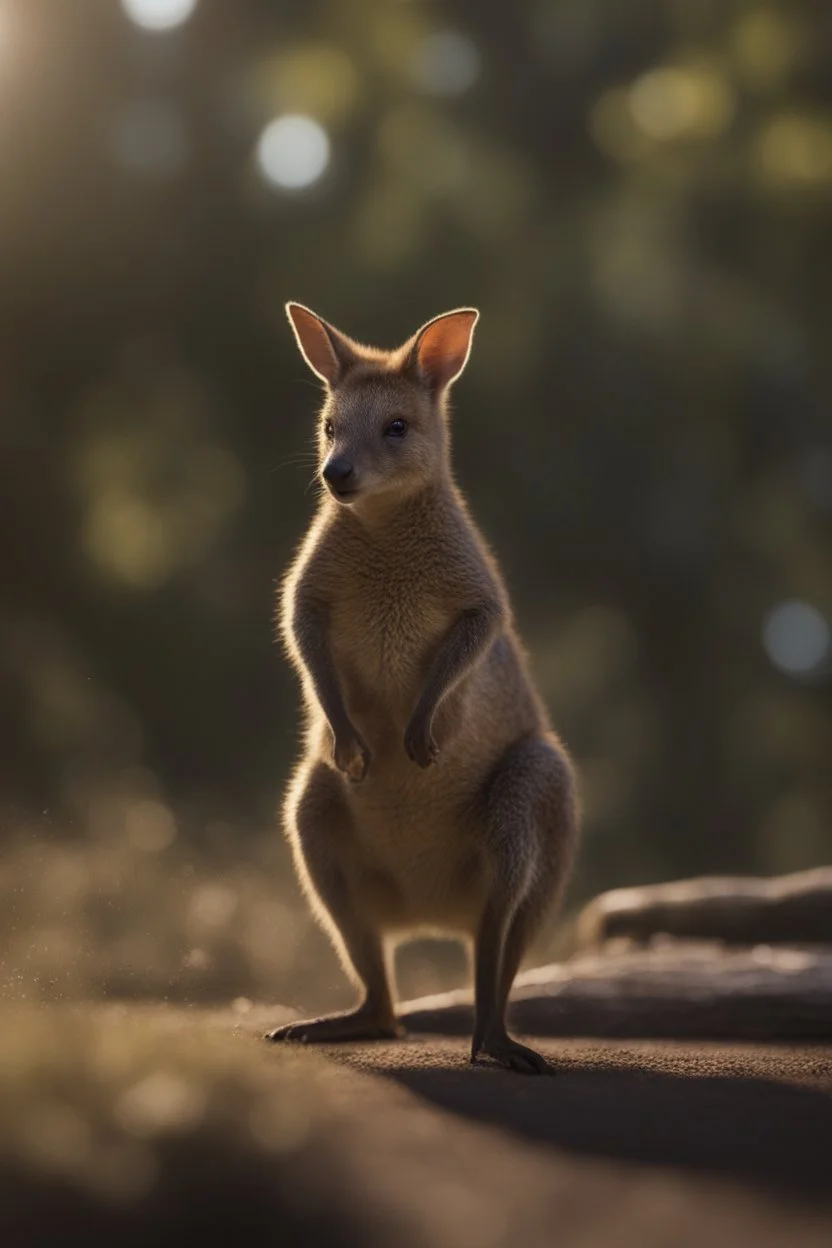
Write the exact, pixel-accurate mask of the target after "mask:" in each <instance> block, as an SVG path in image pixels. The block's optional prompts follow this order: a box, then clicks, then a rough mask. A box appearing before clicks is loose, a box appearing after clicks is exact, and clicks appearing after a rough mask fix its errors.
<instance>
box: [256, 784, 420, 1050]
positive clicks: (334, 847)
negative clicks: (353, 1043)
mask: <svg viewBox="0 0 832 1248" xmlns="http://www.w3.org/2000/svg"><path fill="white" fill-rule="evenodd" d="M342 784H343V782H342V781H341V779H340V778H339V777H338V776H336V775H335V773H334V772H333V771H332V770H331V769H330V768H329V767H327V766H325V765H324V764H323V763H319V764H317V765H316V766H315V767H314V768H313V770H312V772H311V774H310V775H309V777H308V779H307V781H306V783H305V785H304V786H303V788H302V791H301V792H300V795H299V796H298V797H297V799H296V800H295V801H293V802H292V804H291V810H290V816H289V817H290V819H291V820H292V822H293V823H294V831H295V836H294V837H293V844H294V850H295V859H296V865H297V868H298V873H299V875H300V877H301V880H302V881H303V883H304V886H305V888H306V891H307V893H308V895H309V899H310V901H311V902H312V908H313V910H314V911H315V914H316V916H317V918H318V919H319V920H320V921H321V923H322V925H323V926H324V927H325V928H326V930H327V932H328V934H329V936H330V939H331V940H332V943H333V944H334V945H335V948H336V950H337V951H338V954H339V956H340V958H341V961H342V963H343V965H344V969H345V970H346V971H347V973H348V974H349V975H350V977H351V978H352V979H353V980H354V981H355V982H356V983H357V984H358V985H359V986H360V987H361V989H362V991H363V999H362V1000H361V1002H360V1004H359V1005H358V1006H356V1008H355V1009H354V1010H350V1011H349V1012H348V1013H345V1014H328V1015H325V1016H324V1017H322V1018H312V1019H308V1020H306V1021H304V1022H301V1023H288V1024H287V1025H286V1026H284V1027H278V1028H277V1029H276V1030H275V1031H272V1032H269V1034H268V1035H267V1036H266V1039H267V1040H275V1041H277V1040H294V1041H301V1042H306V1043H315V1042H317V1043H325V1042H335V1041H339V1040H376V1039H390V1038H393V1037H395V1036H398V1035H400V1034H401V1029H400V1027H399V1025H398V1024H397V1022H396V1019H395V1015H394V1013H393V1001H392V997H391V993H390V982H389V978H388V971H387V963H386V960H385V954H384V946H383V942H382V938H381V934H380V932H378V931H377V930H376V929H375V927H374V926H373V925H372V923H371V921H370V920H369V918H368V916H367V915H366V913H363V912H362V907H361V905H360V902H359V900H358V899H357V898H356V896H355V891H354V887H353V886H352V880H351V873H350V871H349V870H348V869H347V867H346V864H345V862H344V859H345V858H346V857H347V855H348V854H350V851H352V854H354V843H352V844H351V842H352V838H353V830H352V825H351V817H350V812H349V810H348V809H347V805H346V802H345V801H344V796H343V792H342ZM342 851H343V852H342ZM353 870H354V868H353ZM353 878H354V877H353Z"/></svg>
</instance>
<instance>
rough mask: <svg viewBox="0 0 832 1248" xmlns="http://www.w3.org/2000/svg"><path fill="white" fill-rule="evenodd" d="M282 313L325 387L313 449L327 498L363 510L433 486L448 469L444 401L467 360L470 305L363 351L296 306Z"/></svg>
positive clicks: (471, 322) (473, 317) (472, 312)
mask: <svg viewBox="0 0 832 1248" xmlns="http://www.w3.org/2000/svg"><path fill="white" fill-rule="evenodd" d="M286 311H287V312H288V314H289V320H290V321H291V323H292V328H293V329H294V331H295V337H296V338H297V340H298V346H299V347H300V350H301V353H302V355H303V357H304V359H305V360H306V362H307V364H308V365H309V367H310V368H311V369H312V371H313V372H314V373H316V374H317V376H318V377H320V378H321V380H322V381H323V382H324V383H325V386H326V398H325V400H324V405H323V408H322V409H321V416H320V430H319V441H318V446H319V451H320V470H321V478H322V479H323V481H324V483H325V485H326V487H327V488H328V490H329V491H330V493H331V494H332V496H333V497H334V498H336V499H337V500H338V502H339V503H343V504H345V505H347V504H359V505H361V504H362V503H363V502H364V501H365V500H368V499H371V498H373V497H376V496H378V495H382V494H384V493H398V494H407V493H412V492H413V491H414V490H417V489H419V488H420V487H422V486H424V485H426V484H428V483H429V482H431V481H437V480H439V479H440V478H441V477H442V476H443V475H444V473H445V471H446V468H447V463H448V434H447V422H446V420H445V411H444V407H445V402H444V401H445V396H446V394H447V392H448V387H449V386H450V385H451V384H452V383H453V382H454V381H455V380H456V378H457V377H458V376H459V374H460V373H461V372H462V370H463V368H464V367H465V364H466V362H467V360H468V354H469V352H470V350H471V338H472V335H473V332H474V326H475V325H476V323H477V318H478V316H479V313H478V312H477V311H476V309H474V308H458V309H457V310H456V311H455V312H446V313H444V315H442V316H437V317H436V318H435V319H434V320H432V321H428V323H427V324H426V325H423V326H422V328H421V329H420V330H419V331H418V332H417V333H415V334H414V335H413V337H412V338H411V339H409V340H408V341H407V342H406V343H405V344H404V345H403V346H401V347H399V348H397V350H395V351H380V350H378V349H376V348H375V347H364V346H361V345H360V344H359V343H357V342H354V341H353V340H352V339H351V338H348V337H347V336H346V334H342V333H341V331H340V330H337V329H335V328H334V326H332V325H329V324H327V322H326V321H324V320H321V318H320V317H319V316H316V315H315V313H314V312H310V310H309V309H308V308H305V307H303V306H302V304H299V303H288V304H287V305H286Z"/></svg>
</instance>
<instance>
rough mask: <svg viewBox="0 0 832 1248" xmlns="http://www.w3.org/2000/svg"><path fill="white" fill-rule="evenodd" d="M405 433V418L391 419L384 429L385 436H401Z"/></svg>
mask: <svg viewBox="0 0 832 1248" xmlns="http://www.w3.org/2000/svg"><path fill="white" fill-rule="evenodd" d="M406 433H407V421H406V420H391V421H390V424H389V425H388V426H387V428H386V429H385V430H384V436H385V438H403V437H404V435H405V434H406Z"/></svg>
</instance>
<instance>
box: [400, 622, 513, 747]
mask: <svg viewBox="0 0 832 1248" xmlns="http://www.w3.org/2000/svg"><path fill="white" fill-rule="evenodd" d="M502 620H503V607H502V604H501V603H500V601H499V599H497V598H493V599H486V600H484V601H483V602H481V603H480V604H479V605H478V606H475V607H470V608H468V609H467V610H465V611H463V612H462V613H461V615H460V616H459V617H458V619H457V620H456V621H455V622H454V624H453V625H452V627H451V628H450V629H449V630H448V633H447V635H446V636H445V637H444V639H443V641H442V643H441V645H440V646H439V649H438V650H437V652H436V654H435V655H434V657H433V661H432V663H431V664H430V667H429V668H428V672H427V675H426V677H425V683H424V687H423V689H422V692H421V693H420V695H419V700H418V701H417V703H416V707H415V709H414V711H413V715H412V717H411V720H410V723H409V724H408V726H407V730H406V732H405V737H404V748H405V752H406V753H407V755H408V757H409V758H411V759H412V760H413V762H414V763H418V764H419V766H420V767H429V766H430V764H431V763H433V762H435V761H436V758H437V757H438V754H439V746H438V744H437V742H436V741H435V740H434V736H433V719H434V716H435V715H436V712H437V710H438V708H439V704H440V703H441V702H442V699H443V698H445V697H447V695H448V694H449V693H450V692H451V690H452V689H453V688H454V687H455V686H456V685H457V684H459V682H460V680H462V678H463V677H464V676H465V675H466V673H467V672H469V671H470V670H471V668H472V667H473V665H474V664H475V663H476V662H477V660H478V659H480V658H481V657H482V656H483V655H484V654H485V652H486V650H487V649H488V646H489V645H490V644H491V642H492V641H493V639H494V638H495V637H496V635H497V633H498V632H499V629H500V626H501V623H502Z"/></svg>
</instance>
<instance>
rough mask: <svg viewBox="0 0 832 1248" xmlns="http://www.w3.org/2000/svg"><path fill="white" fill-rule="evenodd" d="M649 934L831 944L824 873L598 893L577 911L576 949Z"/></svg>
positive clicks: (831, 877)
mask: <svg viewBox="0 0 832 1248" xmlns="http://www.w3.org/2000/svg"><path fill="white" fill-rule="evenodd" d="M657 933H665V934H667V935H669V936H676V937H685V938H690V939H702V940H723V941H726V942H728V943H731V944H737V945H757V944H762V943H765V944H773V943H785V944H811V943H821V944H829V945H832V867H817V868H816V869H814V870H812V871H800V872H797V873H795V874H792V875H782V876H777V877H775V878H773V879H758V878H755V877H751V876H703V877H702V878H700V879H692V880H678V881H675V882H673V883H670V884H649V885H644V886H643V887H639V888H619V889H614V890H613V891H612V892H608V893H602V894H601V895H600V897H596V898H595V899H594V900H593V901H591V902H590V903H589V904H588V905H587V906H586V907H585V908H584V910H583V911H582V913H581V915H580V916H579V918H578V923H577V940H578V947H579V948H591V947H596V946H599V945H601V944H603V943H604V942H606V941H607V940H610V939H613V938H616V937H629V938H630V939H633V940H637V941H646V940H648V939H649V938H650V937H651V936H653V935H655V934H657Z"/></svg>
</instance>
